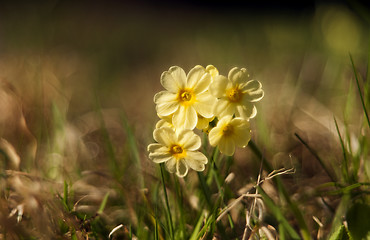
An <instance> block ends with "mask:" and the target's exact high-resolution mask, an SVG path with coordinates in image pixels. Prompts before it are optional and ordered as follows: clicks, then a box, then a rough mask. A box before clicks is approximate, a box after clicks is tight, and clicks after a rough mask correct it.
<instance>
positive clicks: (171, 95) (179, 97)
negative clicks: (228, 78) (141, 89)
mask: <svg viewBox="0 0 370 240" xmlns="http://www.w3.org/2000/svg"><path fill="white" fill-rule="evenodd" d="M210 82H211V75H210V74H208V73H207V72H206V70H205V68H203V67H202V66H195V67H194V68H193V69H191V70H190V71H189V73H188V75H187V76H186V74H185V72H184V70H183V69H182V68H180V67H177V66H174V67H171V68H170V69H169V70H168V71H166V72H164V73H163V74H162V76H161V84H162V86H163V87H164V88H165V89H166V91H162V92H159V93H157V94H156V95H155V96H154V102H155V103H156V110H157V113H158V115H160V116H169V115H171V114H172V124H173V125H174V126H175V128H186V129H194V128H195V126H196V125H197V122H198V116H197V114H199V115H201V116H203V117H205V118H210V117H213V112H212V106H213V104H214V102H215V98H214V97H213V96H212V95H211V94H210V93H209V91H208V87H209V84H210Z"/></svg>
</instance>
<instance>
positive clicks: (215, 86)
mask: <svg viewBox="0 0 370 240" xmlns="http://www.w3.org/2000/svg"><path fill="white" fill-rule="evenodd" d="M230 86H231V82H230V81H229V79H227V78H226V77H225V76H222V75H218V76H216V77H215V78H214V80H213V82H212V83H211V84H210V85H209V92H210V93H211V94H212V95H213V96H214V97H216V98H221V97H225V96H226V89H228V88H229V87H230Z"/></svg>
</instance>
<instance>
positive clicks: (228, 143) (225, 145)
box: [218, 137, 235, 156]
mask: <svg viewBox="0 0 370 240" xmlns="http://www.w3.org/2000/svg"><path fill="white" fill-rule="evenodd" d="M218 148H219V149H220V152H222V153H223V154H225V155H227V156H231V155H233V154H234V152H235V143H234V140H233V139H232V138H229V137H228V138H221V140H220V143H219V144H218Z"/></svg>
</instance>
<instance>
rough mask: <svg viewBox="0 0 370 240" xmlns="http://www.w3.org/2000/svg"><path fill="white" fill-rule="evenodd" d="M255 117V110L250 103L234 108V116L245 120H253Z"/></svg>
mask: <svg viewBox="0 0 370 240" xmlns="http://www.w3.org/2000/svg"><path fill="white" fill-rule="evenodd" d="M256 115H257V108H256V106H254V104H252V103H249V102H248V103H246V104H244V105H238V106H237V107H236V112H235V116H236V117H241V118H245V119H251V118H254V117H255V116H256Z"/></svg>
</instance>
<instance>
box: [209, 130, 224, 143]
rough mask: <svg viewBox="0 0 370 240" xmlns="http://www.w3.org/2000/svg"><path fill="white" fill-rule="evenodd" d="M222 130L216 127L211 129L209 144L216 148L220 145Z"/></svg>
mask: <svg viewBox="0 0 370 240" xmlns="http://www.w3.org/2000/svg"><path fill="white" fill-rule="evenodd" d="M222 136H223V134H222V129H221V128H220V127H214V128H212V129H211V131H210V132H209V135H208V139H209V143H210V144H211V146H213V147H215V146H217V145H218V144H219V142H220V140H221V138H222Z"/></svg>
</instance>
